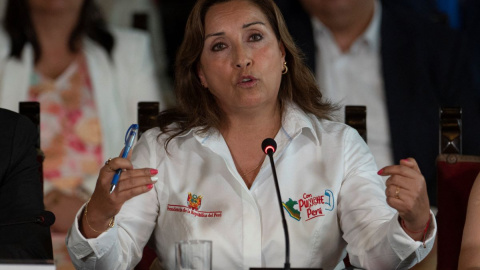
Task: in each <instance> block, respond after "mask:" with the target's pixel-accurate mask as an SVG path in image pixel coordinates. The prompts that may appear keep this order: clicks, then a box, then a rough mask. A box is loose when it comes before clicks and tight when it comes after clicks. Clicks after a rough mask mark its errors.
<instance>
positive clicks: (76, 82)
mask: <svg viewBox="0 0 480 270" xmlns="http://www.w3.org/2000/svg"><path fill="white" fill-rule="evenodd" d="M2 26H3V27H2V28H1V29H0V107H4V108H8V109H10V110H13V111H16V110H17V108H18V103H19V102H20V101H38V102H40V107H41V113H40V115H41V128H40V135H41V148H42V150H43V151H44V153H45V161H44V163H43V166H44V167H43V171H44V180H45V184H44V192H45V207H46V209H47V210H50V211H52V212H54V213H55V215H56V216H57V221H56V223H55V225H54V226H53V227H52V231H53V232H54V233H59V234H61V235H64V234H65V233H66V232H67V230H68V228H69V226H70V225H71V224H72V222H73V220H74V216H75V213H76V211H77V210H78V209H79V208H80V206H81V205H82V204H83V203H85V201H86V200H87V199H88V198H89V196H90V194H91V193H92V191H93V189H94V187H95V179H96V172H97V171H98V169H99V168H100V167H101V166H102V164H103V160H104V159H105V157H109V156H113V155H118V151H119V148H120V147H122V145H124V132H125V130H127V129H128V127H129V126H130V125H131V124H132V123H135V122H136V121H137V120H136V119H137V102H139V101H159V102H160V104H161V106H162V109H165V108H166V107H164V106H165V105H166V104H169V102H167V100H164V97H163V95H162V93H163V89H160V88H159V86H158V85H159V84H158V80H157V74H156V71H155V66H154V61H153V57H152V51H151V43H150V39H149V37H148V36H147V35H146V34H145V33H143V32H139V31H134V30H126V29H117V28H110V27H108V26H107V25H106V24H105V22H104V20H103V18H102V16H101V14H100V12H99V9H98V8H97V6H96V4H95V2H94V1H93V0H73V1H44V0H9V1H7V5H6V13H5V18H4V21H3V25H2ZM64 251H65V252H66V249H64ZM67 257H68V255H67Z"/></svg>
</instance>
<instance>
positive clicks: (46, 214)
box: [35, 211, 55, 226]
mask: <svg viewBox="0 0 480 270" xmlns="http://www.w3.org/2000/svg"><path fill="white" fill-rule="evenodd" d="M35 223H37V224H40V225H42V226H52V225H53V223H55V215H54V214H53V213H52V212H50V211H43V212H42V213H41V214H40V215H38V216H37V217H36V218H35Z"/></svg>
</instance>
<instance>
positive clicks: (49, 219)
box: [0, 211, 55, 227]
mask: <svg viewBox="0 0 480 270" xmlns="http://www.w3.org/2000/svg"><path fill="white" fill-rule="evenodd" d="M28 223H35V224H39V225H41V226H45V227H49V226H51V225H53V223H55V215H54V214H53V213H52V212H50V211H43V212H42V213H40V214H39V215H37V216H35V217H29V218H24V219H19V220H15V221H9V222H5V223H0V227H3V226H10V225H18V224H28Z"/></svg>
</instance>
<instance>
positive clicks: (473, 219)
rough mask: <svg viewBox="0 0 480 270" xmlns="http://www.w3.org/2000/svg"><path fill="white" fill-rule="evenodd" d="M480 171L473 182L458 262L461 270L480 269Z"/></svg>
mask: <svg viewBox="0 0 480 270" xmlns="http://www.w3.org/2000/svg"><path fill="white" fill-rule="evenodd" d="M479 198H480V173H479V174H478V175H477V178H476V179H475V182H474V183H473V186H472V190H471V191H470V197H469V199H468V208H467V218H466V220H465V227H464V228H463V238H462V247H461V250H460V258H459V262H458V269H459V270H464V269H465V270H467V269H471V270H473V269H480V257H479V256H478V255H479V254H480V236H479V235H480V234H479V231H478V222H479V213H480V199H479Z"/></svg>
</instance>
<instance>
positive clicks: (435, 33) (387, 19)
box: [381, 1, 458, 40]
mask: <svg viewBox="0 0 480 270" xmlns="http://www.w3.org/2000/svg"><path fill="white" fill-rule="evenodd" d="M381 3H382V24H383V25H384V27H387V28H390V27H391V29H388V30H392V31H393V27H395V32H397V31H401V30H402V29H403V32H405V33H409V34H410V35H414V36H416V38H424V39H425V40H430V39H432V38H435V37H438V38H441V37H452V36H456V35H458V33H457V32H456V31H455V30H453V29H451V28H449V27H448V25H447V24H446V23H445V22H442V21H440V20H438V19H434V18H433V15H432V16H427V15H421V14H418V13H416V12H413V11H412V10H409V9H407V8H405V7H403V6H402V5H398V4H395V3H394V2H389V1H382V2H381Z"/></svg>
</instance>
